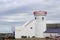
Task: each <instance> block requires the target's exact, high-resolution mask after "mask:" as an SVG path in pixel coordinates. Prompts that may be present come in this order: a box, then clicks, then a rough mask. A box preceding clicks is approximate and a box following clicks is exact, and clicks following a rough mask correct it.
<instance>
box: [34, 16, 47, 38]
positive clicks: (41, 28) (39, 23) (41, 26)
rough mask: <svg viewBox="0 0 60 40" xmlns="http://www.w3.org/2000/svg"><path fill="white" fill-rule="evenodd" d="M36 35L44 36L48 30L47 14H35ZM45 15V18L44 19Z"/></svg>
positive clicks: (38, 36)
mask: <svg viewBox="0 0 60 40" xmlns="http://www.w3.org/2000/svg"><path fill="white" fill-rule="evenodd" d="M35 17H36V19H35V21H36V23H35V36H36V37H37V38H44V32H45V30H46V17H45V16H35ZM42 17H44V20H42Z"/></svg>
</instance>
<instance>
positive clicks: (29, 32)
mask: <svg viewBox="0 0 60 40" xmlns="http://www.w3.org/2000/svg"><path fill="white" fill-rule="evenodd" d="M34 23H35V21H33V22H31V23H30V24H29V25H25V26H16V27H15V38H21V36H27V37H28V36H30V37H32V36H35V26H34V25H33V24H34Z"/></svg>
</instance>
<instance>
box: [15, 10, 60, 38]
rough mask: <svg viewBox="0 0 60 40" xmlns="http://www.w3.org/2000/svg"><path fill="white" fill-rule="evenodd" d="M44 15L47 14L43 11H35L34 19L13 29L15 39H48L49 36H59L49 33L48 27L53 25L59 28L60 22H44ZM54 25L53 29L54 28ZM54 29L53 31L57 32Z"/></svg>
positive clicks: (52, 32) (53, 32) (56, 33)
mask: <svg viewBox="0 0 60 40" xmlns="http://www.w3.org/2000/svg"><path fill="white" fill-rule="evenodd" d="M46 15H47V12H45V11H35V12H34V16H35V19H33V20H31V21H29V22H27V23H25V24H24V25H22V26H16V27H15V38H22V37H23V36H25V37H30V38H31V37H33V36H35V37H36V38H44V37H50V36H51V35H52V36H58V35H59V33H58V31H50V29H49V27H48V26H49V25H51V26H53V25H54V24H55V25H56V24H57V25H59V26H60V22H59V21H57V22H56V21H55V22H51V21H46V17H45V16H46ZM46 25H47V26H46ZM55 25H54V28H56V27H55ZM54 28H53V30H57V29H54ZM48 30H49V31H48ZM59 30H60V29H59Z"/></svg>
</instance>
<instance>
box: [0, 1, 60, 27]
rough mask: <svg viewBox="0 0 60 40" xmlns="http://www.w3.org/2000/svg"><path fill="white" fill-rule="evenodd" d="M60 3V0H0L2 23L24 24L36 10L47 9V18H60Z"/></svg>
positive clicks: (10, 24) (0, 20)
mask: <svg viewBox="0 0 60 40" xmlns="http://www.w3.org/2000/svg"><path fill="white" fill-rule="evenodd" d="M59 4H60V0H0V25H6V26H7V25H8V26H11V27H14V26H17V25H22V24H24V23H25V22H26V21H28V20H31V19H33V18H34V16H33V11H36V10H45V11H47V12H48V14H47V20H60V5H59Z"/></svg>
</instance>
